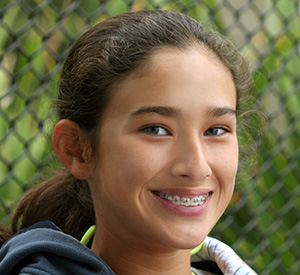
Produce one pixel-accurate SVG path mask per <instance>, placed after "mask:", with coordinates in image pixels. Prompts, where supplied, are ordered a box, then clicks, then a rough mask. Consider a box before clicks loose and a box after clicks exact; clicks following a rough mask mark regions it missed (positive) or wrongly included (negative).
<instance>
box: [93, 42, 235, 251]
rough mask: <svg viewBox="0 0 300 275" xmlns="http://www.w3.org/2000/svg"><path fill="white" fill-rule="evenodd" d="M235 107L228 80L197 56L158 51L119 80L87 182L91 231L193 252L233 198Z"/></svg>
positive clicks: (212, 60) (220, 68) (213, 62)
mask: <svg viewBox="0 0 300 275" xmlns="http://www.w3.org/2000/svg"><path fill="white" fill-rule="evenodd" d="M235 107H236V91H235V86H234V83H233V80H232V76H231V74H230V72H229V71H228V69H226V68H225V67H224V65H223V64H221V62H220V61H219V60H217V58H216V57H215V56H213V54H210V53H208V52H206V51H205V50H203V49H201V48H195V49H189V50H185V51H179V50H175V49H169V48H166V49H162V50H159V51H157V52H156V53H155V54H154V55H153V56H152V58H151V60H150V62H149V63H148V65H147V67H146V68H144V69H143V70H141V71H138V72H135V73H133V74H131V75H130V76H129V77H127V78H126V79H125V80H123V81H122V82H121V83H120V84H119V85H118V87H117V88H116V92H115V95H114V97H113V98H112V100H111V102H110V104H109V106H108V107H107V110H106V112H105V113H104V116H103V118H102V121H101V129H100V135H99V137H100V138H99V144H98V148H99V152H98V156H97V157H98V158H97V160H96V163H95V169H94V170H93V172H92V176H91V178H90V183H91V189H92V193H93V198H94V203H95V207H96V214H97V229H98V231H97V232H99V234H103V235H105V237H106V238H114V239H115V240H116V239H118V240H121V242H123V243H124V242H125V243H127V244H130V245H137V246H139V247H141V246H144V247H145V246H147V247H149V246H151V247H153V248H157V247H159V248H160V249H162V248H163V247H164V248H168V249H170V248H176V249H189V248H192V247H195V246H197V245H198V244H200V243H201V242H202V241H203V240H204V238H205V237H206V236H207V235H208V233H209V232H210V230H211V229H212V227H213V226H214V225H215V223H216V222H217V221H218V219H219V218H220V216H221V215H222V213H223V212H224V210H225V208H226V207H227V205H228V203H229V201H230V198H231V196H232V193H233V189H234V182H235V175H236V172H237V164H238V143H237V136H236V114H235Z"/></svg>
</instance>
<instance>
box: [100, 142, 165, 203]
mask: <svg viewBox="0 0 300 275" xmlns="http://www.w3.org/2000/svg"><path fill="white" fill-rule="evenodd" d="M105 145H106V146H105V147H104V146H102V148H103V150H101V158H100V163H99V165H98V167H99V171H98V174H99V181H101V182H103V183H104V185H106V186H103V187H104V188H109V189H110V190H111V191H112V192H113V191H114V192H116V190H118V192H117V193H122V192H128V190H130V192H131V194H132V195H134V194H136V193H138V192H140V190H141V189H142V188H143V187H144V186H145V185H146V184H147V182H148V181H150V180H151V178H152V177H154V176H155V175H156V174H157V173H158V171H159V167H161V162H162V156H161V155H160V154H159V152H158V151H155V150H153V148H151V147H149V146H146V145H145V144H140V143H138V142H133V141H132V140H130V139H126V137H123V138H122V140H119V139H115V140H112V139H110V140H109V142H106V143H105ZM107 185H109V186H107ZM121 199H125V196H122V198H121Z"/></svg>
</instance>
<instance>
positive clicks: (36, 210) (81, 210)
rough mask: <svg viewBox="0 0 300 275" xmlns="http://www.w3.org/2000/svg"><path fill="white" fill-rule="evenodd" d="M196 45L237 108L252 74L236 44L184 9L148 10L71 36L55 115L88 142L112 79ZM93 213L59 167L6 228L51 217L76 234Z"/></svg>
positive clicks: (82, 187)
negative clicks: (217, 67) (219, 69)
mask: <svg viewBox="0 0 300 275" xmlns="http://www.w3.org/2000/svg"><path fill="white" fill-rule="evenodd" d="M197 45H199V46H201V47H204V48H205V49H206V50H208V51H209V52H211V53H212V54H213V55H214V56H215V57H217V58H218V59H219V60H220V61H221V62H222V63H223V64H224V65H225V66H226V67H227V68H228V69H229V70H230V71H231V74H232V78H233V80H234V83H235V87H236V92H237V109H238V113H241V112H242V110H243V108H242V107H243V102H244V95H247V91H248V90H249V88H250V87H251V85H252V75H251V72H250V70H249V67H248V63H247V62H246V61H245V59H244V58H243V56H242V55H241V54H240V53H239V51H238V50H237V49H236V47H235V46H234V45H233V44H232V43H231V42H230V41H229V40H228V39H227V38H224V37H223V36H222V35H220V34H218V33H216V32H214V31H208V30H206V29H204V27H203V26H202V25H201V24H200V23H198V22H197V21H195V20H193V19H191V18H190V17H188V16H187V15H184V14H181V13H176V12H171V11H162V10H152V11H140V12H131V13H126V14H121V15H118V16H115V17H112V18H109V19H107V20H106V21H104V22H101V23H99V24H97V25H95V26H94V27H92V28H91V29H90V30H88V31H87V32H86V33H84V34H83V35H82V36H81V37H80V38H79V39H78V40H77V42H76V43H75V44H74V45H73V47H72V48H71V50H70V52H69V55H68V56H67V58H66V60H65V64H64V68H63V70H62V74H61V80H60V87H59V96H58V100H57V112H58V116H59V119H70V120H72V121H74V122H76V123H77V124H78V125H79V126H80V128H81V129H82V130H83V131H84V132H85V133H86V134H87V136H88V137H89V138H90V140H91V144H92V147H93V144H95V143H94V142H95V139H96V138H97V135H96V133H97V129H98V125H99V121H100V119H101V115H102V114H103V112H104V110H105V108H106V106H107V104H108V102H109V100H110V99H111V97H112V96H113V94H114V92H116V91H115V90H114V86H115V84H116V83H119V82H120V81H121V80H122V79H123V78H124V77H126V76H127V75H128V74H129V73H131V72H132V71H134V70H135V69H136V68H138V67H139V66H140V65H141V64H144V63H146V62H147V59H149V57H151V54H153V53H154V52H155V51H156V50H157V49H159V48H163V47H173V48H177V49H179V50H184V49H187V48H191V47H193V46H197ZM94 215H95V214H94V209H93V203H92V199H91V196H90V192H89V187H88V184H87V182H86V181H80V180H77V179H75V178H74V177H73V176H72V175H71V174H70V173H69V172H68V171H67V170H66V169H62V170H60V171H58V172H56V173H54V176H53V177H52V178H51V179H50V180H48V181H46V182H44V183H42V184H40V185H37V186H36V187H35V188H33V189H32V190H31V191H29V192H28V193H27V194H26V195H25V196H24V198H23V199H22V201H21V202H20V204H19V206H18V208H17V210H16V212H15V215H14V217H13V221H12V231H13V233H15V232H17V231H18V230H19V229H20V228H24V227H27V226H30V225H32V224H34V223H35V222H37V221H42V220H51V221H53V222H54V223H56V224H57V225H58V226H59V227H60V228H61V229H62V230H63V231H65V232H66V233H69V234H71V235H73V236H75V237H76V238H78V239H79V238H80V237H81V235H82V234H83V232H84V231H85V230H86V229H87V228H88V227H89V226H91V225H93V224H94V223H95V217H94ZM20 220H21V222H20ZM6 237H7V236H6ZM6 237H5V236H4V237H3V239H5V238H6Z"/></svg>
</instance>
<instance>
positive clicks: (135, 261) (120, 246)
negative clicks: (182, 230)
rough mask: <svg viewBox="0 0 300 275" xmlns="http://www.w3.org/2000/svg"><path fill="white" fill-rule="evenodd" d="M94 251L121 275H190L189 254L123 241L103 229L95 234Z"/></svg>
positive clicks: (183, 251)
mask: <svg viewBox="0 0 300 275" xmlns="http://www.w3.org/2000/svg"><path fill="white" fill-rule="evenodd" d="M92 250H93V251H94V252H95V253H96V254H98V255H99V256H100V257H101V258H102V259H103V260H104V261H105V262H106V263H107V264H108V266H109V267H110V268H111V269H112V270H113V271H114V272H115V273H116V274H118V275H129V274H130V275H140V274H143V275H147V274H149V275H150V274H161V275H164V274H168V275H169V274H183V275H185V274H186V275H191V269H190V250H178V249H170V248H165V247H155V246H153V245H151V244H149V243H147V242H146V244H145V245H141V242H136V243H132V242H124V240H122V241H120V240H118V239H116V238H114V236H112V235H111V234H110V232H108V231H106V230H103V228H102V229H101V232H100V231H98V230H97V231H96V233H95V236H94V240H93V244H92Z"/></svg>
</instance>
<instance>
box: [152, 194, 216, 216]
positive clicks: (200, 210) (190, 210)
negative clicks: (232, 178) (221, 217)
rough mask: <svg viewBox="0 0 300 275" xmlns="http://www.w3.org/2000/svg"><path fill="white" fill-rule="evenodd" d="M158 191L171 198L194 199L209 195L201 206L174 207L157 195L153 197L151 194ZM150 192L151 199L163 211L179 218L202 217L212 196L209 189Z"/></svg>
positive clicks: (174, 205)
mask: <svg viewBox="0 0 300 275" xmlns="http://www.w3.org/2000/svg"><path fill="white" fill-rule="evenodd" d="M155 191H158V192H161V193H165V194H169V195H171V196H175V195H177V196H180V197H194V196H201V195H205V194H207V193H209V196H208V198H207V199H206V200H205V201H204V203H203V204H202V205H198V206H192V207H190V206H188V207H186V206H183V205H176V204H174V203H172V202H171V201H169V200H166V199H163V198H161V197H159V196H157V195H155V194H154V193H153V192H155ZM155 191H152V194H153V197H154V198H155V199H156V201H158V203H159V206H160V207H162V208H163V209H165V210H166V211H167V212H169V213H172V214H174V215H176V216H181V217H195V216H201V215H204V214H205V212H206V209H207V208H208V206H209V204H210V200H211V198H212V196H213V192H212V190H210V189H198V190H186V189H184V190H183V189H181V190H179V189H176V190H173V189H172V190H166V189H164V190H161V189H160V190H155Z"/></svg>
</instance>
